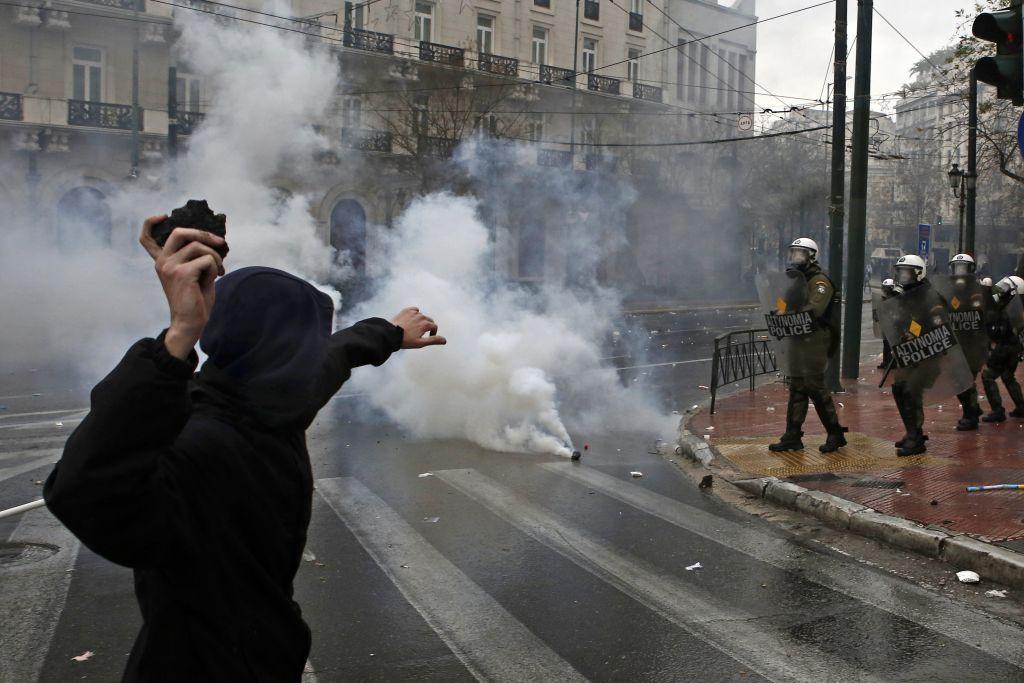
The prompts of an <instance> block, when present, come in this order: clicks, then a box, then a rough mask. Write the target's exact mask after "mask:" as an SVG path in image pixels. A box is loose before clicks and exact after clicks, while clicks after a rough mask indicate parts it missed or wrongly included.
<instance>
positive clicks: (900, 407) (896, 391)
mask: <svg viewBox="0 0 1024 683" xmlns="http://www.w3.org/2000/svg"><path fill="white" fill-rule="evenodd" d="M892 398H893V401H895V403H896V410H897V411H899V414H900V420H901V421H902V422H903V426H904V427H905V428H906V433H905V434H904V435H903V438H902V439H900V440H899V441H897V442H895V443H894V444H893V445H894V446H896V448H903V444H904V443H905V442H906V441H907V439H909V438H910V435H911V434H912V433H913V431H914V430H913V428H911V427H910V426H908V425H909V423H910V418H909V417H908V413H907V407H906V395H905V393H904V390H903V388H902V387H900V386H898V385H893V388H892Z"/></svg>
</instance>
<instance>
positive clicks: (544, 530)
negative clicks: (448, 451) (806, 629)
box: [434, 470, 877, 683]
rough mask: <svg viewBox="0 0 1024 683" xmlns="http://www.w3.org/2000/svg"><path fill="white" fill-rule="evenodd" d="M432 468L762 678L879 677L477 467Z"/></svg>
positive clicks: (811, 682) (817, 681)
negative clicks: (623, 548)
mask: <svg viewBox="0 0 1024 683" xmlns="http://www.w3.org/2000/svg"><path fill="white" fill-rule="evenodd" d="M434 476H436V477H438V478H440V479H441V480H442V481H444V482H445V483H447V484H448V485H449V486H451V487H452V488H454V489H456V490H457V491H459V492H461V493H463V494H464V495H466V496H468V497H469V498H471V499H473V500H475V501H476V502H478V503H480V504H481V505H483V506H484V507H486V508H488V509H489V510H491V512H493V513H494V514H496V515H498V516H499V517H501V518H502V519H504V520H505V521H506V522H508V523H510V524H512V525H513V526H515V527H516V528H518V529H519V530H521V531H522V532H523V533H525V534H527V535H528V536H530V537H532V538H533V539H535V540H537V541H539V542H540V543H542V544H543V545H545V546H547V547H549V548H551V549H552V550H554V551H555V552H557V553H559V554H561V555H563V556H564V557H565V558H567V559H568V560H570V561H572V562H573V563H575V564H576V565H578V566H579V567H581V568H583V569H585V570H586V571H588V572H590V573H591V574H593V575H594V576H597V577H598V578H600V579H602V580H603V581H605V582H607V583H608V584H610V585H612V586H614V587H615V588H618V589H619V590H620V591H622V592H623V593H625V594H626V595H628V596H630V597H631V598H633V599H634V600H636V601H637V602H639V603H641V604H643V605H645V606H646V607H648V608H649V609H651V610H652V611H654V612H655V613H657V614H660V615H661V616H663V617H664V618H666V619H668V620H669V621H671V622H672V623H674V624H676V625H677V626H679V627H680V628H682V629H683V630H685V631H687V632H689V633H690V634H692V635H693V636H695V637H696V638H698V639H700V640H702V641H704V642H705V643H707V644H709V645H710V646H712V647H714V648H716V649H718V650H720V651H722V652H723V653H725V654H727V655H728V656H730V657H732V658H733V659H735V660H736V661H738V662H742V663H743V665H744V666H746V667H749V668H750V669H752V670H754V671H756V672H758V673H759V674H760V675H762V676H764V677H765V678H769V679H771V680H775V681H807V682H808V683H820V682H821V681H833V680H834V681H874V680H877V679H876V678H875V677H874V676H872V675H871V674H870V673H868V672H865V671H862V670H860V669H858V668H856V667H855V666H851V665H849V664H847V663H846V662H845V661H843V660H841V659H838V658H836V657H833V656H831V655H829V654H827V653H825V652H822V651H820V650H817V649H815V648H813V647H809V646H808V645H807V644H806V643H797V642H794V641H790V640H787V639H786V637H785V635H784V634H782V633H778V632H774V630H773V629H772V628H771V627H765V628H761V627H758V626H757V625H756V624H755V623H752V622H751V621H750V620H751V618H752V615H750V614H748V613H746V612H743V611H741V610H738V609H735V608H732V607H730V606H728V605H725V604H722V603H721V602H720V601H719V600H718V599H716V598H715V597H713V596H711V595H709V594H708V593H707V591H705V590H704V589H702V588H699V587H696V586H693V585H690V584H687V583H686V582H684V581H682V580H681V579H680V578H679V577H677V576H673V575H670V574H666V573H665V572H663V571H660V570H658V569H656V568H654V567H651V566H650V565H648V564H647V563H646V562H644V561H643V560H641V559H640V558H638V557H635V556H632V555H627V554H624V553H619V552H618V551H616V550H614V549H613V548H612V547H610V546H609V545H607V544H606V543H605V542H604V541H602V540H600V539H598V538H596V537H593V536H591V535H590V534H588V533H587V532H585V531H583V530H581V529H577V528H575V527H573V526H570V525H569V524H567V523H565V522H563V521H562V520H561V519H560V518H558V517H556V516H554V515H552V514H550V513H549V512H547V511H546V510H543V509H542V508H540V507H537V506H536V505H534V504H533V503H531V502H530V501H529V500H528V499H526V498H525V497H523V496H521V495H519V494H517V493H515V492H514V491H512V490H510V489H508V488H506V487H504V486H502V485H501V484H499V483H498V482H496V481H494V480H492V479H490V478H488V477H486V476H484V475H482V474H480V473H479V472H477V471H475V470H441V471H435V472H434Z"/></svg>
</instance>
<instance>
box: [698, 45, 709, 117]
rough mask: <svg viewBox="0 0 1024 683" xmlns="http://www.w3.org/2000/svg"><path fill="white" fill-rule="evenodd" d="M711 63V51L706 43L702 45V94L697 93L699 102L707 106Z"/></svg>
mask: <svg viewBox="0 0 1024 683" xmlns="http://www.w3.org/2000/svg"><path fill="white" fill-rule="evenodd" d="M710 62H711V50H709V49H708V46H707V45H705V44H704V43H701V44H700V92H698V93H697V101H698V102H700V103H701V104H706V103H707V101H708V76H709V75H710V74H711V70H710V69H708V64H709V63H710Z"/></svg>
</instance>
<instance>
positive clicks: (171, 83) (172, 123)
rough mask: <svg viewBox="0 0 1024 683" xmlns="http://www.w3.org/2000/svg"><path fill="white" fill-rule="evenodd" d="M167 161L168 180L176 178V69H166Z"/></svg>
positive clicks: (172, 180) (173, 67)
mask: <svg viewBox="0 0 1024 683" xmlns="http://www.w3.org/2000/svg"><path fill="white" fill-rule="evenodd" d="M167 160H168V161H169V162H170V163H169V164H168V175H169V180H170V181H171V182H172V183H173V182H174V181H175V179H176V176H177V169H176V168H175V167H176V165H177V162H178V68H177V67H175V66H171V67H168V68H167Z"/></svg>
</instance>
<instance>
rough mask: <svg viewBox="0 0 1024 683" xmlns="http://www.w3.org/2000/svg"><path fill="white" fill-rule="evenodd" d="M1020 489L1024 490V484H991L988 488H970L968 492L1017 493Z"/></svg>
mask: <svg viewBox="0 0 1024 683" xmlns="http://www.w3.org/2000/svg"><path fill="white" fill-rule="evenodd" d="M1018 489H1024V484H990V485H988V486H968V487H967V491H968V492H974V491H1006V490H1010V491H1015V490H1018Z"/></svg>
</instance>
